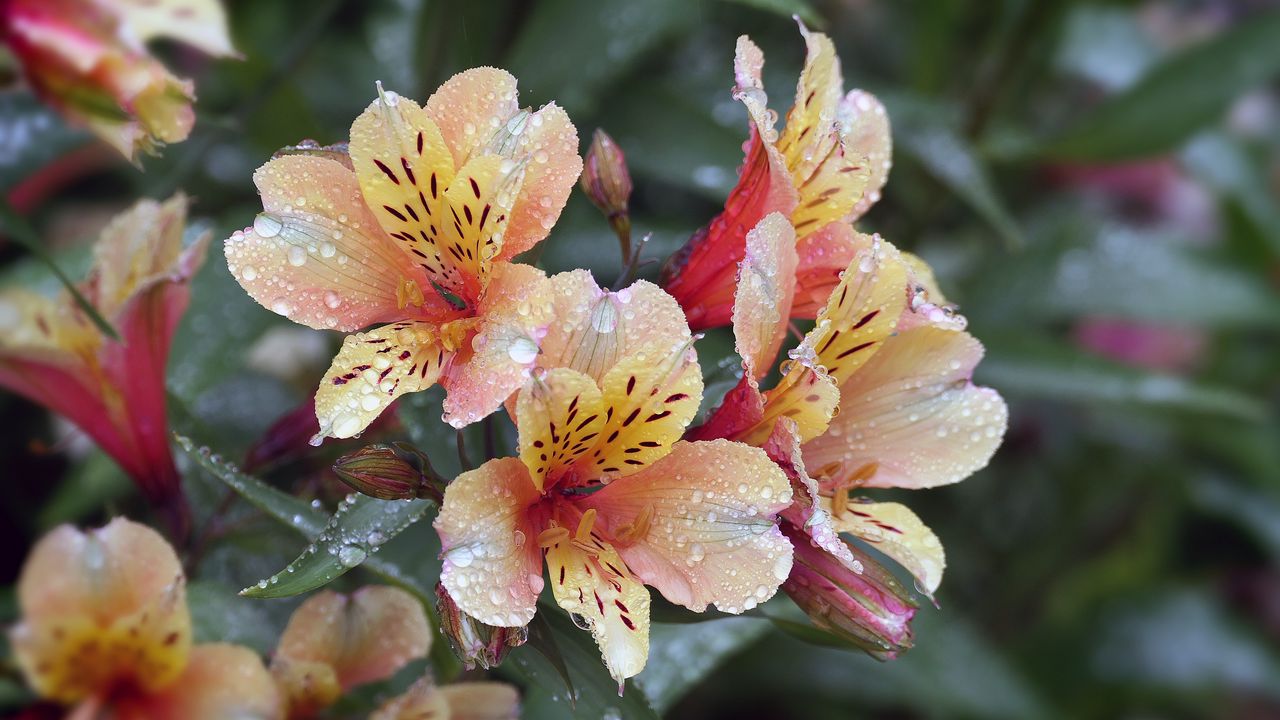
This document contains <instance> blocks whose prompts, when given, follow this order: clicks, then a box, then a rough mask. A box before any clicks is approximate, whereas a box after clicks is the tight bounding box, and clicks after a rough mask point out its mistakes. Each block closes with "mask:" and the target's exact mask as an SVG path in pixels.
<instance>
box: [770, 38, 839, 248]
mask: <svg viewBox="0 0 1280 720" xmlns="http://www.w3.org/2000/svg"><path fill="white" fill-rule="evenodd" d="M800 34H801V35H802V36H804V44H805V58H804V69H803V70H801V71H800V80H799V81H798V82H797V83H796V98H795V104H794V105H792V107H791V110H790V111H789V112H788V113H787V120H786V125H785V127H784V128H783V130H782V135H781V136H780V137H779V138H778V150H779V151H780V152H781V153H782V154H783V156H784V157H786V159H787V168H788V169H789V170H790V171H791V173H792V175H793V176H794V177H795V179H796V185H797V186H799V185H800V183H801V181H802V180H803V179H804V178H807V177H809V176H810V175H812V174H813V172H814V169H815V168H816V167H817V166H818V165H819V164H820V163H822V162H823V160H824V159H825V158H826V156H827V155H828V153H829V151H830V149H831V147H832V146H833V145H835V144H836V143H837V142H838V140H839V136H838V135H833V133H832V131H833V130H835V129H836V127H837V125H836V112H837V109H838V106H839V103H840V95H841V94H842V93H843V92H844V78H843V76H842V75H841V73H840V58H839V57H838V56H837V55H836V49H835V45H833V44H832V42H831V38H829V37H827V36H826V35H824V34H823V33H816V32H810V31H809V29H808V28H806V27H805V26H804V23H800ZM797 230H800V228H799V227H797ZM800 232H801V234H803V230H800Z"/></svg>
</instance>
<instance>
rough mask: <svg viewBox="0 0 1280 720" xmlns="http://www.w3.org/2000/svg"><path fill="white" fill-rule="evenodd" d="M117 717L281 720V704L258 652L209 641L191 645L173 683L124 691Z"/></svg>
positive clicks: (141, 719) (124, 719)
mask: <svg viewBox="0 0 1280 720" xmlns="http://www.w3.org/2000/svg"><path fill="white" fill-rule="evenodd" d="M114 710H115V716H116V717H118V718H120V720H226V719H227V718H236V719H237V720H283V719H284V717H285V715H284V706H283V702H282V699H281V697H280V692H279V691H278V690H277V689H276V686H275V682H273V681H272V679H271V673H269V672H267V669H266V668H265V667H263V666H262V660H261V659H259V658H258V655H257V653H255V652H254V651H252V650H250V649H249V648H246V647H241V646H239V645H229V644H225V643H213V644H209V645H198V646H196V647H195V648H192V650H191V661H190V662H189V663H187V666H186V667H185V668H184V669H183V671H182V675H181V676H179V677H178V679H177V680H175V681H174V682H173V683H172V684H170V685H168V686H166V687H165V688H164V689H162V690H160V691H159V692H156V693H152V694H137V695H132V696H126V698H125V699H124V700H122V701H121V702H119V703H118V704H117V706H116V707H115V708H114Z"/></svg>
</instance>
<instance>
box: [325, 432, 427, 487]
mask: <svg viewBox="0 0 1280 720" xmlns="http://www.w3.org/2000/svg"><path fill="white" fill-rule="evenodd" d="M333 472H334V473H336V474H337V476H338V478H339V479H341V480H342V482H344V483H346V484H347V485H349V486H350V487H351V488H352V489H353V490H355V491H356V492H360V493H364V494H365V495H368V496H370V497H375V498H378V499H380V500H409V499H412V498H420V497H435V493H434V491H433V490H432V489H431V488H430V486H429V485H428V483H427V480H426V478H425V477H424V476H423V474H422V472H421V471H420V470H419V469H418V468H416V467H414V466H413V465H412V464H411V463H410V462H409V461H408V460H406V459H404V458H403V457H402V456H401V454H400V453H398V452H397V451H396V449H395V448H393V447H391V446H390V445H369V446H366V447H363V448H360V449H359V450H357V451H355V452H353V453H350V454H347V455H343V456H342V457H340V458H338V460H337V461H336V462H334V464H333Z"/></svg>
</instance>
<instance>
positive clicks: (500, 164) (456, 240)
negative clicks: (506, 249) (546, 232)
mask: <svg viewBox="0 0 1280 720" xmlns="http://www.w3.org/2000/svg"><path fill="white" fill-rule="evenodd" d="M523 180H524V167H523V166H521V165H514V164H513V163H512V162H511V161H510V160H507V159H505V158H502V157H499V156H497V155H485V156H483V157H478V158H475V159H473V160H471V161H470V162H468V163H467V164H466V165H464V166H463V167H462V168H461V169H460V170H458V175H457V177H456V178H454V181H453V183H452V184H451V185H449V189H448V191H446V192H445V207H446V208H447V209H448V213H447V214H446V215H445V217H444V218H443V222H444V235H443V237H442V240H443V242H442V243H441V244H440V248H441V251H442V252H443V254H444V257H445V260H446V261H448V262H449V263H450V264H451V265H452V267H453V268H455V269H456V273H455V278H454V281H460V283H461V284H459V285H457V287H456V288H454V289H455V291H456V292H458V293H459V294H460V295H462V296H463V297H464V298H478V297H479V296H480V293H481V292H482V291H483V289H484V288H485V287H486V286H487V285H488V284H489V275H490V272H491V271H492V267H493V262H494V258H495V257H496V256H497V255H498V252H499V251H500V250H501V248H502V237H503V231H504V230H505V229H506V226H507V218H508V217H509V216H510V213H511V207H512V205H513V204H514V202H515V194H516V192H517V191H518V190H519V188H520V185H521V183H522V182H523ZM446 287H451V286H449V285H446Z"/></svg>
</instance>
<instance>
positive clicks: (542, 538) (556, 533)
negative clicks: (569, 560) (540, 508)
mask: <svg viewBox="0 0 1280 720" xmlns="http://www.w3.org/2000/svg"><path fill="white" fill-rule="evenodd" d="M568 539H569V531H568V530H566V529H565V528H562V527H560V526H559V525H552V526H551V527H549V528H547V529H546V530H543V531H542V532H540V533H538V547H541V548H549V547H552V546H553V545H559V544H560V543H562V542H564V541H566V540H568Z"/></svg>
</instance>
